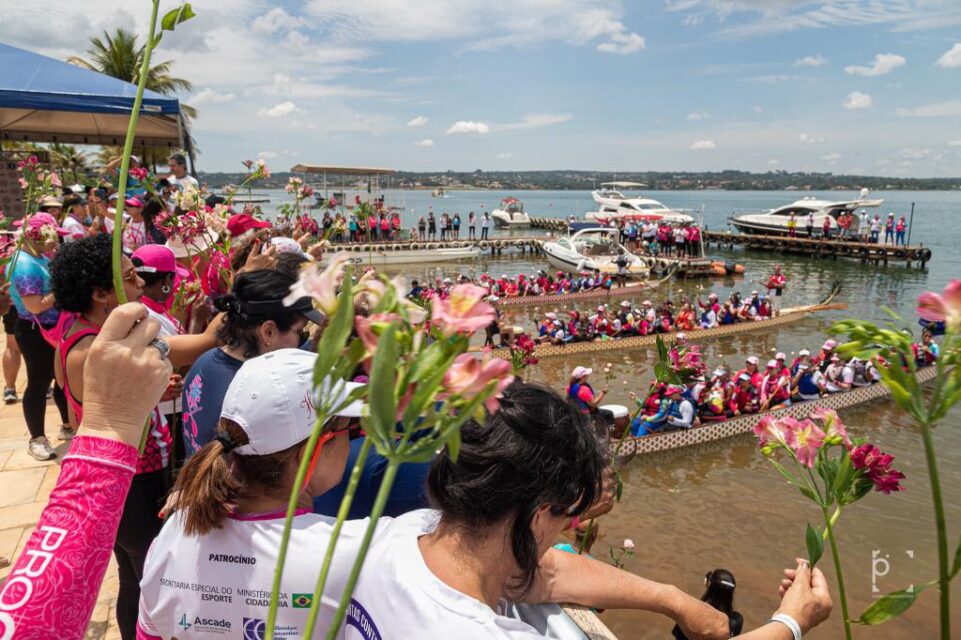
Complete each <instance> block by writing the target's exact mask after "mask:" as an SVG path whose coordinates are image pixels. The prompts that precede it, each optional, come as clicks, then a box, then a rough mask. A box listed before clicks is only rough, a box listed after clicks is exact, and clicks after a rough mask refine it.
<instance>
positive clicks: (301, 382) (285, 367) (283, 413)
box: [220, 349, 363, 456]
mask: <svg viewBox="0 0 961 640" xmlns="http://www.w3.org/2000/svg"><path fill="white" fill-rule="evenodd" d="M316 361H317V354H316V353H311V352H310V351H304V350H302V349H278V350H277V351H271V352H270V353H265V354H264V355H262V356H258V357H256V358H251V359H250V360H248V361H246V362H245V363H244V364H243V365H242V366H241V367H240V369H239V370H238V371H237V374H236V375H235V376H234V379H233V380H232V381H231V383H230V386H229V387H227V393H226V395H225V396H224V404H223V408H222V409H221V411H220V417H221V418H226V419H228V420H231V421H233V422H235V423H237V425H238V426H239V427H240V428H241V429H243V430H244V433H245V434H247V440H248V443H247V444H245V445H241V446H239V447H237V448H236V449H234V450H233V452H234V453H237V454H239V455H248V456H249V455H255V456H263V455H267V454H269V453H276V452H278V451H283V450H284V449H288V448H290V447H292V446H294V445H295V444H297V443H298V442H303V441H304V440H306V439H307V438H308V437H310V434H311V432H312V431H313V429H314V422H315V421H316V419H317V413H316V411H315V409H314V407H315V406H316V404H317V403H318V402H317V401H318V395H322V396H328V397H330V396H333V398H334V402H333V404H334V406H335V407H336V406H339V405H341V404H342V403H343V402H344V400H345V399H346V398H347V396H348V395H349V394H350V393H351V392H352V391H353V390H354V389H356V388H358V387H361V386H363V385H361V384H358V383H356V382H345V381H343V380H338V381H336V382H333V383H332V382H331V381H330V380H327V381H325V383H324V384H323V385H322V386H321V389H320V390H319V392H315V391H314V389H313V381H314V364H315V363H316ZM362 408H363V402H361V401H359V400H356V401H354V402H352V403H350V404H349V405H347V406H346V407H344V408H343V409H341V410H339V411H337V415H338V416H344V417H348V418H359V417H360V416H361V410H362Z"/></svg>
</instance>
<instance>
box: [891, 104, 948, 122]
mask: <svg viewBox="0 0 961 640" xmlns="http://www.w3.org/2000/svg"><path fill="white" fill-rule="evenodd" d="M895 113H897V114H898V115H899V116H901V117H904V118H961V100H947V101H945V102H936V103H933V104H926V105H922V106H920V107H915V108H913V109H904V108H902V109H897V110H896V111H895Z"/></svg>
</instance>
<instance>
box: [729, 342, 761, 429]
mask: <svg viewBox="0 0 961 640" xmlns="http://www.w3.org/2000/svg"><path fill="white" fill-rule="evenodd" d="M752 357H753V356H752ZM755 359H756V358H755ZM729 406H730V409H731V414H732V415H735V416H740V415H744V414H749V413H757V412H758V409H759V408H760V396H759V395H758V390H757V387H755V386H754V385H753V384H752V383H751V376H750V375H749V374H747V373H742V374H740V375H739V376H738V377H737V388H736V389H735V390H734V395H733V396H732V397H731V403H730V405H729Z"/></svg>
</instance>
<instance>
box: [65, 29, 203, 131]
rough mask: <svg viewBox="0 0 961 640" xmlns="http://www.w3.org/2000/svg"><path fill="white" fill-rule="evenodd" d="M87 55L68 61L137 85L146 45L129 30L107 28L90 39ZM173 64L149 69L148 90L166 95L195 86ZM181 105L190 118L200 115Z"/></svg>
mask: <svg viewBox="0 0 961 640" xmlns="http://www.w3.org/2000/svg"><path fill="white" fill-rule="evenodd" d="M87 56H88V57H89V59H87V60H85V59H83V58H81V57H79V56H71V57H70V58H68V59H67V62H69V63H71V64H75V65H77V66H78V67H83V68H85V69H90V70H92V71H96V72H98V73H102V74H104V75H108V76H111V77H113V78H119V79H121V80H126V81H127V82H130V83H132V84H137V83H138V82H139V80H140V67H141V65H142V64H143V56H144V46H143V45H140V44H138V43H137V36H136V35H134V34H132V33H130V32H129V31H127V30H126V29H117V30H116V31H115V32H114V33H112V34H111V33H108V32H106V31H104V32H103V37H94V38H91V39H90V48H89V49H87ZM171 64H172V62H171V61H170V60H168V61H166V62H160V63H158V64H155V65H153V66H151V67H150V69H149V70H148V71H147V85H146V86H147V88H148V89H150V90H151V91H156V92H157V93H160V94H163V95H165V96H169V95H174V94H176V93H178V92H180V91H190V90H191V89H193V85H192V84H191V83H190V81H189V80H185V79H183V78H177V77H174V76H172V75H171V74H170V66H171ZM180 108H181V110H182V111H183V114H184V115H185V116H187V117H188V118H195V117H197V110H196V109H194V108H193V107H190V106H187V105H185V104H182V105H180Z"/></svg>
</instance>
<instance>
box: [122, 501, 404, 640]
mask: <svg viewBox="0 0 961 640" xmlns="http://www.w3.org/2000/svg"><path fill="white" fill-rule="evenodd" d="M248 517H250V516H248ZM252 518H253V519H239V518H230V519H228V520H227V521H226V522H225V523H224V526H223V528H221V529H218V530H215V531H213V532H211V533H208V534H207V535H205V536H196V535H191V536H187V535H185V534H184V532H183V517H182V515H181V514H175V515H174V516H172V517H171V518H170V519H169V520H168V521H167V523H166V524H164V527H163V529H162V530H161V531H160V534H159V535H158V536H157V538H156V539H155V540H154V541H153V544H152V545H151V546H150V551H149V552H148V554H147V562H146V565H145V566H144V572H143V579H142V580H141V582H140V618H139V621H138V624H139V625H140V627H141V628H142V629H143V630H144V631H145V632H147V633H148V634H151V635H153V636H159V637H161V638H164V639H165V640H166V639H169V638H178V639H179V640H187V639H189V638H201V639H205V640H209V638H211V637H214V638H224V639H226V638H244V639H246V638H263V637H265V624H266V623H265V621H266V620H267V612H268V610H269V608H270V593H271V586H272V584H273V577H274V567H275V565H276V559H277V550H278V549H279V548H280V539H281V536H282V534H283V531H284V517H283V513H281V514H280V515H279V516H270V517H269V518H266V519H256V517H252ZM389 521H390V520H389V519H385V520H384V523H385V524H387V523H389ZM367 522H368V521H367V520H351V521H348V522H346V523H344V526H343V528H342V529H341V532H340V538H338V540H337V550H336V552H335V553H334V560H333V564H332V566H331V571H330V574H329V576H328V579H327V586H326V588H325V591H324V594H323V596H322V606H321V610H320V614H319V616H318V618H317V627H316V629H317V630H318V633H317V636H318V637H323V634H325V633H326V631H327V627H328V626H329V624H330V621H331V619H332V618H333V615H334V611H335V610H336V607H337V602H338V600H339V598H340V595H341V593H342V592H343V589H344V584H345V583H346V581H347V576H348V575H349V574H350V568H351V565H352V564H353V561H354V558H355V557H356V555H357V551H358V549H359V548H360V541H361V538H362V537H363V534H364V531H365V530H366V528H367ZM333 523H334V520H333V519H332V518H328V517H326V516H321V515H317V514H313V513H304V514H302V515H298V516H297V517H296V518H295V519H294V525H293V532H292V534H291V536H290V544H289V546H288V548H287V566H286V568H285V569H284V575H283V582H282V584H281V587H282V588H281V592H280V599H279V602H280V606H279V608H278V610H277V612H278V613H277V624H276V628H275V633H274V637H275V638H300V637H302V635H303V627H304V624H305V623H306V621H307V614H308V612H309V610H310V600H311V599H312V596H313V592H314V586H315V585H316V582H317V576H319V575H320V569H321V565H322V564H323V560H324V552H325V551H326V550H327V544H328V542H329V540H330V532H331V529H332V528H333ZM382 526H383V525H382ZM370 566H377V565H374V564H371V565H370Z"/></svg>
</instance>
